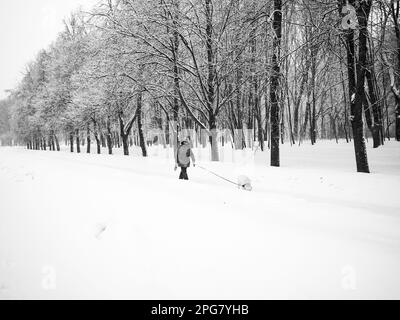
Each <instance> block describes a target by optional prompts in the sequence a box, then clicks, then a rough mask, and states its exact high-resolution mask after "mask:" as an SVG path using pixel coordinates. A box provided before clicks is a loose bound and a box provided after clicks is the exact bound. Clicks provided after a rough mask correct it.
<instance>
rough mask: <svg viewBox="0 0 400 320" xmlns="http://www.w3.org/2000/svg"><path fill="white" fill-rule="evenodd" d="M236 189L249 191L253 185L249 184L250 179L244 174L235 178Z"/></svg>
mask: <svg viewBox="0 0 400 320" xmlns="http://www.w3.org/2000/svg"><path fill="white" fill-rule="evenodd" d="M237 184H238V189H242V190H246V191H251V190H253V187H252V186H251V180H250V178H249V177H246V176H239V177H238V179H237Z"/></svg>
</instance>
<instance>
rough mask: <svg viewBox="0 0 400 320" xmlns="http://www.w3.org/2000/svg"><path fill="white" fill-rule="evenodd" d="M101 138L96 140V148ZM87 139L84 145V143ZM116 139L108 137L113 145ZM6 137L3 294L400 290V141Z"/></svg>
mask: <svg viewBox="0 0 400 320" xmlns="http://www.w3.org/2000/svg"><path fill="white" fill-rule="evenodd" d="M93 149H95V148H93ZM82 151H84V148H83V149H82ZM104 151H105V150H104ZM132 151H133V155H131V156H130V157H124V156H122V155H121V154H120V152H121V151H118V152H117V153H118V154H117V155H113V156H109V155H105V154H103V155H96V154H90V155H88V154H84V153H82V154H70V153H69V152H67V149H66V148H65V149H63V150H62V152H59V153H58V152H50V151H47V152H45V151H28V150H25V149H23V148H6V147H4V148H0V298H2V299H14V298H18V299H86V298H90V299H281V298H287V299H294V298H297V299H308V298H311V299H314V298H319V299H328V298H333V299H338V298H340V299H357V298H363V299H373V298H378V299H399V298H400V272H399V270H400V210H399V209H400V198H399V196H398V190H400V161H399V160H400V145H399V144H398V143H397V142H394V141H392V142H388V143H386V145H385V146H384V147H383V148H380V149H377V150H373V149H372V148H371V149H369V150H368V154H369V160H370V167H371V169H372V174H370V175H367V174H357V173H355V172H354V171H355V168H354V167H355V164H354V151H353V146H352V144H346V143H345V142H343V141H340V143H339V144H336V143H334V142H330V141H324V142H319V143H318V144H317V145H316V146H311V145H302V146H301V147H298V146H293V147H290V146H289V145H285V146H283V148H282V154H281V158H282V159H281V160H282V167H281V168H272V167H269V166H268V165H267V163H268V158H269V153H268V152H265V153H262V152H260V151H255V150H250V149H249V150H245V151H243V152H242V151H237V152H232V151H231V150H230V148H228V147H226V148H225V149H224V150H223V151H221V153H222V155H223V160H224V161H223V162H219V163H211V162H209V161H208V159H209V154H208V152H207V150H205V149H196V150H195V155H196V157H197V160H198V163H199V164H201V165H202V166H204V167H205V168H207V169H209V170H212V171H215V172H216V173H218V174H219V175H222V176H224V177H226V178H228V179H230V180H233V181H236V179H237V177H238V176H239V175H246V176H248V177H249V178H250V179H251V181H252V186H253V191H252V192H247V191H244V190H240V189H238V188H236V187H235V186H233V185H231V184H230V183H227V182H226V181H224V180H221V179H218V178H217V177H215V176H213V175H211V174H210V173H208V172H206V171H204V170H202V169H200V168H193V167H191V168H190V169H189V171H188V173H189V177H190V179H191V180H190V181H188V182H187V181H179V180H177V175H178V174H179V173H178V172H174V170H173V167H174V163H173V157H172V152H171V150H164V149H163V148H162V147H153V148H151V149H150V150H149V153H150V157H149V158H147V159H144V158H142V157H140V152H139V150H137V149H135V150H132Z"/></svg>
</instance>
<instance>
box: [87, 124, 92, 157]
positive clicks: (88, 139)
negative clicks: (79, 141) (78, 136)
mask: <svg viewBox="0 0 400 320" xmlns="http://www.w3.org/2000/svg"><path fill="white" fill-rule="evenodd" d="M86 139H87V141H86V153H90V144H91V143H92V141H91V140H90V128H89V125H88V126H87V131H86Z"/></svg>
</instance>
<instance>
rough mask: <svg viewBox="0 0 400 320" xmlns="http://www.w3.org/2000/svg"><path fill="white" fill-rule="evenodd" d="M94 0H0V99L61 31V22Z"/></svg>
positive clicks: (93, 2) (95, 0) (95, 1)
mask: <svg viewBox="0 0 400 320" xmlns="http://www.w3.org/2000/svg"><path fill="white" fill-rule="evenodd" d="M97 2H98V0H0V99H2V98H4V97H5V96H6V95H7V94H6V92H5V90H7V89H13V88H14V87H15V86H16V85H17V84H18V82H19V81H20V80H21V79H22V75H23V72H24V70H25V66H26V65H27V64H28V63H29V62H30V61H32V60H33V59H34V58H35V56H36V54H37V53H38V52H39V51H40V50H41V49H43V48H46V47H47V46H48V45H50V44H51V42H53V41H54V40H55V39H56V37H57V34H58V33H59V32H60V31H62V30H63V24H62V21H63V19H64V18H66V17H68V16H69V14H70V12H71V11H74V10H75V9H77V8H79V7H80V6H82V7H83V8H84V9H89V8H90V7H92V6H93V5H94V4H95V3H97Z"/></svg>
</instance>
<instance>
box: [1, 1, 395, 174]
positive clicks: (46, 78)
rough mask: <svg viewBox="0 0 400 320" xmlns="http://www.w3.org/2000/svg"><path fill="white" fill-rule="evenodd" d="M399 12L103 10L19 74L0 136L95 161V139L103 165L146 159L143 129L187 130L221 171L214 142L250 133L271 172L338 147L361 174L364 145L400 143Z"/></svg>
mask: <svg viewBox="0 0 400 320" xmlns="http://www.w3.org/2000/svg"><path fill="white" fill-rule="evenodd" d="M399 10H400V5H399V1H394V0H376V1H373V0H349V1H346V0H338V1H331V0H318V1H316V0H293V1H282V0H265V1H257V0H218V1H216V0H197V1H191V0H103V1H102V2H101V3H100V4H98V5H97V6H96V7H94V8H93V10H91V12H85V13H83V12H77V13H75V14H73V15H72V16H71V18H70V19H69V20H68V21H66V23H65V30H64V31H63V32H62V33H61V34H60V35H59V37H58V39H57V40H56V41H55V42H54V43H53V44H52V45H51V46H50V47H49V48H47V49H46V50H43V51H41V52H40V53H39V54H38V56H37V57H36V59H35V60H34V61H33V62H32V63H31V64H30V65H29V66H28V67H27V70H26V73H25V76H24V78H23V80H22V81H21V83H20V85H19V86H18V88H16V89H15V90H13V91H12V94H10V96H9V98H8V99H7V100H6V101H3V102H2V103H1V104H0V112H1V113H0V119H3V120H2V121H1V122H0V134H3V135H5V134H6V133H8V132H10V130H11V131H12V134H13V137H14V139H15V140H16V141H18V142H19V143H24V144H26V146H27V147H28V148H30V149H40V148H42V149H46V148H50V149H51V150H60V142H59V140H60V139H63V140H66V141H68V143H69V145H70V148H71V151H74V150H75V149H74V146H75V148H76V150H77V151H78V152H80V151H81V150H80V148H81V145H82V140H83V139H84V140H85V142H86V146H87V152H90V147H91V142H92V139H94V140H95V142H96V145H97V152H98V153H100V152H101V147H102V146H103V147H107V148H108V152H109V153H110V154H112V152H113V148H114V147H122V148H123V150H124V154H125V155H128V154H129V147H130V146H131V145H133V144H136V145H138V146H140V147H141V149H142V153H143V156H147V148H146V147H147V146H146V144H147V142H148V137H147V134H148V132H149V130H151V129H157V130H160V132H163V133H164V139H163V143H164V144H165V145H171V146H172V145H174V146H176V141H177V140H178V136H179V131H180V130H182V129H193V130H194V131H196V132H199V131H203V132H206V134H207V136H208V140H209V146H210V147H211V150H212V152H211V154H212V160H214V161H217V160H218V159H219V152H218V146H219V141H220V137H219V136H218V130H219V129H224V130H229V131H230V132H231V139H232V141H233V145H234V147H235V148H238V149H241V148H245V147H246V146H248V144H249V142H248V141H246V140H245V139H241V131H245V130H247V131H251V132H253V140H255V141H257V144H258V146H259V148H260V149H261V150H264V149H265V148H267V147H268V148H270V149H271V165H273V166H279V163H280V157H279V147H280V144H281V143H284V142H289V143H291V144H296V143H301V142H302V141H304V140H305V139H310V140H311V143H313V144H315V143H316V142H317V139H336V140H337V139H340V138H344V139H347V141H348V142H349V141H350V140H352V139H353V141H354V146H355V153H356V162H357V170H358V171H359V172H369V167H368V159H367V152H366V146H365V139H364V137H365V135H367V136H368V137H372V140H373V144H374V147H379V146H380V145H382V144H383V143H384V141H385V139H390V138H391V137H393V136H395V138H396V139H397V140H399V141H400V91H399V90H398V89H397V86H398V85H399V84H400V26H399ZM4 119H9V121H4ZM199 136H201V135H199ZM3 137H4V139H5V136H3ZM9 138H10V136H8V139H9ZM8 141H9V140H8ZM250 143H251V142H250ZM3 144H4V143H3Z"/></svg>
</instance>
